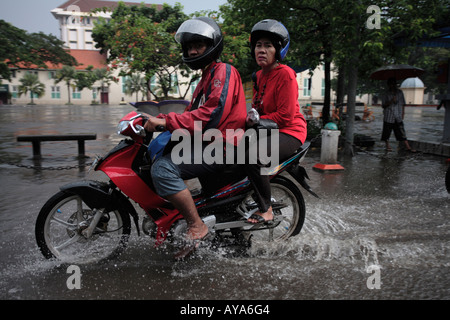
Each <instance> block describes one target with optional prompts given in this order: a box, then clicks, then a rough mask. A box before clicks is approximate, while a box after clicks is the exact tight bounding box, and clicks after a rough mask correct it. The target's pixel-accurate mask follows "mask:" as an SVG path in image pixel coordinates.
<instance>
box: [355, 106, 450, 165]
mask: <svg viewBox="0 0 450 320" xmlns="http://www.w3.org/2000/svg"><path fill="white" fill-rule="evenodd" d="M370 108H371V110H372V111H373V112H374V116H375V120H374V121H371V122H362V121H355V133H356V134H365V135H368V136H370V137H372V138H374V139H375V141H376V143H375V145H376V146H378V145H383V147H384V144H382V142H381V141H380V138H381V131H382V128H383V110H382V108H381V107H370ZM404 123H405V131H406V136H407V138H408V140H409V141H410V145H411V147H412V148H413V149H416V150H417V151H420V152H423V153H427V154H433V155H438V156H443V157H450V144H448V143H442V137H443V132H444V110H442V109H441V110H437V109H436V108H435V107H406V110H405V118H404ZM390 142H391V145H392V146H393V147H394V151H395V150H396V148H397V143H396V140H395V136H394V134H393V133H392V134H391V138H390Z"/></svg>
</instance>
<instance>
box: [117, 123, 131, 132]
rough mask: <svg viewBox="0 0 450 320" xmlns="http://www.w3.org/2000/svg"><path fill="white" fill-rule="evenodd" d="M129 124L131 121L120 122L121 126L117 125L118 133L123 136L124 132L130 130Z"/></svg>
mask: <svg viewBox="0 0 450 320" xmlns="http://www.w3.org/2000/svg"><path fill="white" fill-rule="evenodd" d="M129 124H130V121H120V122H119V124H118V125H117V133H118V134H122V132H123V131H125V130H126V129H127V128H128V125H129Z"/></svg>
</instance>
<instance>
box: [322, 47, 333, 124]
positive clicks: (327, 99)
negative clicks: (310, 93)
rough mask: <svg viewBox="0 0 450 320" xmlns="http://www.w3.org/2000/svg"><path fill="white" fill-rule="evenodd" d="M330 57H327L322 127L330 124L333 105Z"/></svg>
mask: <svg viewBox="0 0 450 320" xmlns="http://www.w3.org/2000/svg"><path fill="white" fill-rule="evenodd" d="M329 58H330V57H329V56H328V55H327V56H326V57H325V95H324V99H323V108H322V125H323V126H324V125H325V124H327V123H328V122H330V104H331V63H330V61H329Z"/></svg>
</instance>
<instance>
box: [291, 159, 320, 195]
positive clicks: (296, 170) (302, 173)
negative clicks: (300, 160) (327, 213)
mask: <svg viewBox="0 0 450 320" xmlns="http://www.w3.org/2000/svg"><path fill="white" fill-rule="evenodd" d="M287 172H289V174H290V175H291V176H292V177H293V178H294V179H295V180H296V181H297V182H298V183H299V184H300V185H301V186H302V187H303V188H304V189H305V190H306V191H308V192H309V193H310V194H312V195H313V196H314V197H316V198H319V196H318V195H317V194H316V193H315V192H314V191H313V190H312V189H311V187H310V186H309V185H308V183H307V182H306V179H308V180H309V177H308V173H306V170H305V168H303V167H302V166H300V165H299V164H297V165H295V166H292V167H290V168H288V169H287Z"/></svg>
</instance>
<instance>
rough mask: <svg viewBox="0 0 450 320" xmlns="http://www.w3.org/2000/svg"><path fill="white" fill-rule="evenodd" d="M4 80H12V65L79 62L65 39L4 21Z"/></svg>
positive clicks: (0, 23) (0, 25) (0, 62)
mask: <svg viewBox="0 0 450 320" xmlns="http://www.w3.org/2000/svg"><path fill="white" fill-rule="evenodd" d="M0 43H1V46H0V79H2V78H3V79H7V80H11V72H10V70H9V68H10V67H17V68H19V67H20V68H24V67H25V68H30V67H31V66H35V67H36V66H37V67H39V68H48V67H47V64H46V63H48V62H50V63H51V64H54V65H56V64H59V63H61V64H66V65H76V64H77V62H76V60H75V58H73V57H72V56H71V55H70V54H69V53H68V52H67V51H66V50H65V49H64V42H63V41H61V40H59V39H58V38H56V37H55V36H53V35H46V34H44V33H42V32H39V33H27V32H26V31H25V30H22V29H19V28H16V27H14V26H13V25H11V24H10V23H7V22H5V21H4V20H0Z"/></svg>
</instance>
